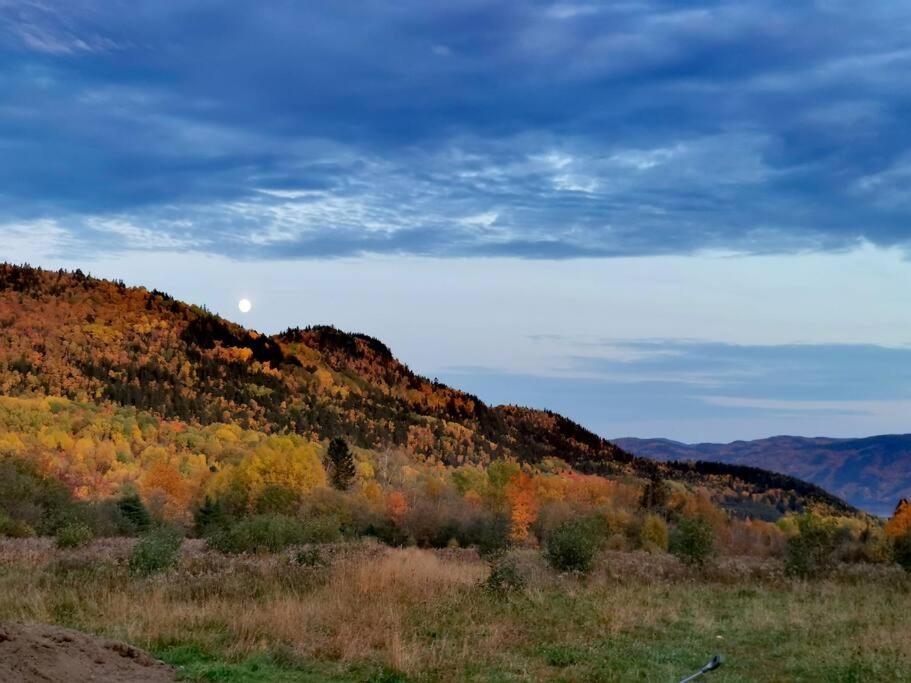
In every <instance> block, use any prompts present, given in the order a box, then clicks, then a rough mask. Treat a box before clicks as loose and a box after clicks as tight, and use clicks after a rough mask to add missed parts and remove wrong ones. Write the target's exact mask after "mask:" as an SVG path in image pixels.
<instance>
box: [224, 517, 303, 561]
mask: <svg viewBox="0 0 911 683" xmlns="http://www.w3.org/2000/svg"><path fill="white" fill-rule="evenodd" d="M304 543H306V533H305V531H304V526H303V524H301V523H300V521H298V520H297V519H296V518H294V517H289V516H287V515H254V516H252V517H247V518H246V519H242V520H240V521H239V522H237V523H236V524H233V525H231V526H230V527H228V528H225V529H221V530H219V531H217V532H216V533H214V534H212V536H210V537H209V546H210V547H212V548H214V549H215V550H220V551H221V552H223V553H257V552H277V551H279V550H283V549H285V548H287V547H288V546H291V545H303V544H304Z"/></svg>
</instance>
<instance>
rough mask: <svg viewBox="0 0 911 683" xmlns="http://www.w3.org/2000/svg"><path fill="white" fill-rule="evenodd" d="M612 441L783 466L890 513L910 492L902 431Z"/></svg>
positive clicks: (665, 454) (668, 456) (637, 448)
mask: <svg viewBox="0 0 911 683" xmlns="http://www.w3.org/2000/svg"><path fill="white" fill-rule="evenodd" d="M615 443H616V444H617V445H619V446H620V447H622V448H624V449H627V450H629V451H630V452H632V453H635V454H636V455H640V456H644V457H649V458H654V459H656V460H665V461H685V460H703V459H704V460H714V461H717V462H722V463H727V464H733V465H746V466H751V467H762V468H766V469H771V470H775V471H776V472H783V473H785V474H788V475H790V476H794V477H800V478H801V479H804V480H806V481H811V482H813V483H814V484H817V485H819V486H822V487H824V488H825V489H826V490H827V491H832V492H833V493H835V494H836V495H838V496H840V497H842V498H844V499H845V500H846V501H848V502H849V503H851V504H852V505H856V506H857V507H859V508H862V509H864V510H867V511H868V512H872V513H874V514H878V515H881V516H884V517H885V516H888V515H890V514H892V512H893V510H894V509H895V505H896V503H897V502H898V501H899V500H900V499H902V498H905V497H908V496H911V435H908V434H892V435H884V436H871V437H867V438H863V439H830V438H821V437H817V438H805V437H799V436H775V437H771V438H768V439H756V440H755V441H734V442H733V443H727V444H721V443H699V444H685V443H680V442H678V441H669V440H667V439H617V440H615Z"/></svg>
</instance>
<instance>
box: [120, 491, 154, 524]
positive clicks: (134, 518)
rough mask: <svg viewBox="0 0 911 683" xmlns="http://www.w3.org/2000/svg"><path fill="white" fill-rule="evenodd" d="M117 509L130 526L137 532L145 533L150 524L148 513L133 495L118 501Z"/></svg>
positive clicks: (137, 497) (135, 495) (136, 496)
mask: <svg viewBox="0 0 911 683" xmlns="http://www.w3.org/2000/svg"><path fill="white" fill-rule="evenodd" d="M117 507H118V508H120V513H121V514H122V515H123V516H124V517H126V518H127V520H129V522H130V524H131V525H132V526H133V528H134V529H135V530H136V531H138V532H144V531H146V530H147V529H148V528H149V525H150V524H151V523H152V518H151V517H150V516H149V511H148V510H147V509H146V506H145V505H144V504H143V502H142V500H141V499H140V498H139V496H138V495H137V494H135V493H131V494H129V495H126V496H124V497H123V498H121V499H120V500H118V501H117Z"/></svg>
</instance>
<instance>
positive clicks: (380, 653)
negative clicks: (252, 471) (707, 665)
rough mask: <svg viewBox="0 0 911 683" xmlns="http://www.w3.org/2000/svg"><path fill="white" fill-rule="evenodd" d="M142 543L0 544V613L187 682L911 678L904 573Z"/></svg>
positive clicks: (661, 558) (655, 558) (909, 599)
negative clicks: (138, 657) (566, 566)
mask: <svg viewBox="0 0 911 683" xmlns="http://www.w3.org/2000/svg"><path fill="white" fill-rule="evenodd" d="M133 543H134V541H132V540H129V539H109V540H105V541H95V542H94V543H93V544H91V545H90V546H88V547H83V548H79V549H74V550H61V549H58V548H56V547H55V545H54V544H53V542H52V541H50V540H49V539H22V540H7V541H0V621H4V620H6V621H28V622H42V623H53V624H59V625H62V626H68V627H73V628H77V629H81V630H85V631H88V632H92V633H97V634H102V635H106V636H112V637H115V638H122V639H125V640H127V641H129V642H131V643H133V644H135V645H138V646H140V647H144V648H147V649H150V650H151V651H152V652H153V653H155V654H156V655H157V656H159V657H161V658H163V659H165V660H167V661H169V662H171V663H173V664H176V665H179V666H181V667H182V671H183V674H182V675H183V676H184V677H185V678H186V679H188V680H222V681H260V680H261V681H266V680H268V681H273V680H277V681H282V680H285V681H316V680H339V681H347V680H352V681H353V680H358V681H362V680H377V681H380V680H386V681H393V680H479V681H509V680H542V679H553V680H565V681H576V680H599V681H601V680H608V681H609V680H618V681H619V680H623V681H628V680H647V681H672V680H677V679H678V678H679V677H682V675H683V674H685V673H686V672H689V671H691V670H695V669H696V668H698V667H699V666H701V665H702V664H703V663H704V661H705V660H706V659H708V657H709V656H711V655H712V654H714V653H715V652H720V653H723V654H724V655H725V656H726V657H727V660H728V663H727V664H726V665H725V667H724V668H723V669H722V670H721V671H719V672H718V673H716V674H714V675H713V676H714V678H713V680H717V681H783V680H788V681H800V680H802V681H855V680H856V681H860V680H863V681H896V680H908V678H909V676H911V639H908V638H907V634H908V633H909V631H911V579H909V577H908V575H907V574H905V573H904V572H902V571H901V570H900V569H898V568H897V567H884V566H880V567H874V566H870V565H868V566H862V567H861V566H856V565H855V566H850V565H843V566H840V567H839V568H838V569H836V570H835V571H834V572H833V573H832V574H830V576H829V578H827V579H825V580H815V581H809V582H807V581H801V580H794V579H789V578H786V576H785V573H784V565H783V563H782V562H780V561H778V560H774V559H765V560H758V559H755V558H730V559H724V560H720V561H718V562H716V563H713V564H711V565H707V566H706V567H704V568H698V567H692V566H687V565H684V564H682V563H680V562H679V561H678V560H676V559H675V558H673V557H672V556H670V555H667V554H664V553H660V554H647V553H643V552H637V553H619V552H602V553H600V554H599V555H598V556H597V557H596V559H595V562H594V566H593V568H592V571H591V572H590V573H589V574H587V575H580V574H573V573H570V574H567V573H557V572H555V571H553V570H552V569H550V568H549V566H548V565H547V564H546V562H545V561H544V559H543V557H542V555H541V554H540V553H537V552H534V551H530V550H518V551H512V552H510V553H508V554H507V555H506V556H505V557H503V558H500V559H499V560H497V561H496V562H495V563H494V567H495V568H496V567H498V566H499V567H502V566H503V563H506V564H508V565H509V566H511V567H512V569H513V570H514V575H513V577H512V580H508V581H505V582H504V581H500V582H498V581H491V580H490V574H491V564H490V563H489V562H487V561H484V560H482V559H480V558H479V557H478V555H477V554H476V553H475V552H474V551H470V550H438V551H432V550H420V549H416V548H406V549H392V548H387V547H384V546H381V545H379V544H376V543H373V542H362V543H343V544H333V545H323V546H319V547H313V548H309V549H307V548H304V549H301V548H298V549H293V550H289V551H288V552H286V553H282V554H268V555H259V556H230V555H223V554H221V553H217V552H214V551H211V550H206V548H205V545H204V543H202V542H200V541H186V542H184V547H183V550H182V556H181V558H180V560H179V564H178V565H177V566H176V567H174V568H172V569H169V570H166V571H164V572H162V573H157V574H151V575H150V574H144V573H136V572H134V571H131V569H130V566H129V559H130V556H131V553H132V549H131V546H132V544H133ZM501 573H502V572H501Z"/></svg>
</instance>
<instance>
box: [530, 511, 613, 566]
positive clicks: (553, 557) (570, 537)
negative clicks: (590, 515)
mask: <svg viewBox="0 0 911 683" xmlns="http://www.w3.org/2000/svg"><path fill="white" fill-rule="evenodd" d="M600 541H601V537H600V535H599V534H598V530H597V528H596V527H595V525H593V524H591V523H590V520H587V519H573V520H569V521H568V522H564V523H563V524H561V525H560V526H558V527H556V528H555V529H553V530H552V531H551V532H550V533H549V534H548V535H547V539H546V545H545V549H544V557H545V558H546V559H547V561H548V562H549V563H550V566H551V567H553V568H554V569H556V570H558V571H564V572H569V571H572V572H582V573H586V572H589V571H591V569H592V567H593V566H594V561H595V553H596V552H597V551H598V547H599V545H600Z"/></svg>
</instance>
